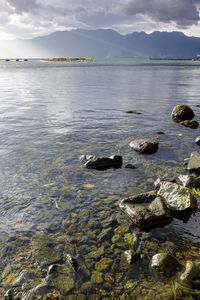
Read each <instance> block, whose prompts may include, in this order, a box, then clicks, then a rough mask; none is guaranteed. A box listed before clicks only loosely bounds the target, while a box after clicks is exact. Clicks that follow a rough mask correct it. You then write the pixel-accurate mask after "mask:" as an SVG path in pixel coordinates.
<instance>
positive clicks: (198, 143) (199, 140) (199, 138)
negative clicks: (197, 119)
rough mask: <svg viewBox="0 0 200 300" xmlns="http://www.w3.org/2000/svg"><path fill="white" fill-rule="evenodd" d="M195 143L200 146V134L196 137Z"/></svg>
mask: <svg viewBox="0 0 200 300" xmlns="http://www.w3.org/2000/svg"><path fill="white" fill-rule="evenodd" d="M195 143H196V144H197V145H199V146H200V136H198V137H197V138H196V139H195Z"/></svg>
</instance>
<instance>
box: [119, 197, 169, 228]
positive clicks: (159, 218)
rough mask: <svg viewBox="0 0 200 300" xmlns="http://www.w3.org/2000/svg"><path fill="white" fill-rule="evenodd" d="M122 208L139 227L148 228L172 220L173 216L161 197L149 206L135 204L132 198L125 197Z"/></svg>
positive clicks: (121, 203) (120, 205)
mask: <svg viewBox="0 0 200 300" xmlns="http://www.w3.org/2000/svg"><path fill="white" fill-rule="evenodd" d="M119 207H120V209H121V210H122V211H123V212H124V213H125V214H126V215H127V216H128V217H129V218H130V219H131V221H132V222H133V224H134V225H135V226H137V227H139V228H147V227H152V226H157V225H160V224H165V223H169V222H171V221H172V216H171V214H170V212H169V210H168V209H167V208H166V206H165V204H164V203H163V201H162V199H161V198H160V197H156V198H155V199H154V200H153V201H152V202H151V203H150V204H149V205H148V206H143V205H138V204H135V202H134V201H130V198H128V199H123V200H122V201H121V202H120V204H119Z"/></svg>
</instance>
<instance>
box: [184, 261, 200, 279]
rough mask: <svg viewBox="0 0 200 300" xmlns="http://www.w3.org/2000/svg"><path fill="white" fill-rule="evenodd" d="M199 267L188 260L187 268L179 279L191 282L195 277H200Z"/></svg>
mask: <svg viewBox="0 0 200 300" xmlns="http://www.w3.org/2000/svg"><path fill="white" fill-rule="evenodd" d="M199 274H200V270H199V267H198V266H197V265H196V264H195V263H194V262H193V261H190V260H188V261H186V264H185V270H184V271H183V273H181V275H180V277H179V280H180V281H181V282H182V283H184V284H190V283H191V282H192V281H193V280H194V279H196V278H197V277H199Z"/></svg>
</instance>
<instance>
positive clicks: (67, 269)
mask: <svg viewBox="0 0 200 300" xmlns="http://www.w3.org/2000/svg"><path fill="white" fill-rule="evenodd" d="M74 278H75V271H74V268H73V267H72V266H71V265H58V266H57V268H56V270H55V271H54V272H53V273H51V275H50V276H49V278H47V279H46V281H47V282H48V285H49V286H50V287H51V288H55V289H58V290H59V291H60V292H61V293H62V294H66V293H68V292H69V291H70V290H72V289H73V288H74V286H75V280H74Z"/></svg>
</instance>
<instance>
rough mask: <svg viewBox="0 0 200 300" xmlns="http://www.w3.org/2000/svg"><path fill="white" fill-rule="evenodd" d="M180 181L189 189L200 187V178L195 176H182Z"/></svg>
mask: <svg viewBox="0 0 200 300" xmlns="http://www.w3.org/2000/svg"><path fill="white" fill-rule="evenodd" d="M178 179H179V181H180V182H181V184H182V185H183V186H185V187H187V188H193V187H194V188H195V187H198V186H200V176H196V175H195V174H188V175H180V176H179V177H178Z"/></svg>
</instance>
